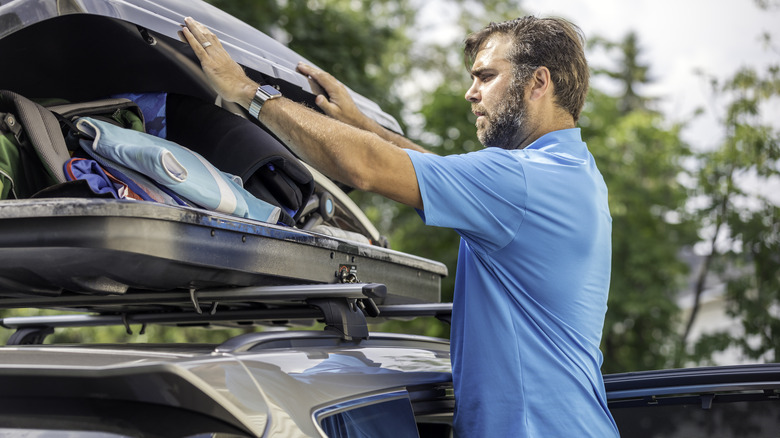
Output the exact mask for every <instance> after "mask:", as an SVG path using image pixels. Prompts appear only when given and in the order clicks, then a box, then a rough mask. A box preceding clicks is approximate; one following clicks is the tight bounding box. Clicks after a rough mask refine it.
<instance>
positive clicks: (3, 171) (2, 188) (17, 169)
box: [0, 132, 22, 199]
mask: <svg viewBox="0 0 780 438" xmlns="http://www.w3.org/2000/svg"><path fill="white" fill-rule="evenodd" d="M21 167H22V164H21V159H20V157H19V149H18V148H17V146H16V138H15V137H14V135H13V134H12V133H10V132H9V133H3V134H2V135H0V199H9V198H16V193H15V192H14V178H17V177H18V176H20V175H21Z"/></svg>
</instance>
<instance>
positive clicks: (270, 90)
mask: <svg viewBox="0 0 780 438" xmlns="http://www.w3.org/2000/svg"><path fill="white" fill-rule="evenodd" d="M277 97H282V92H281V91H279V90H277V89H276V88H274V87H272V86H270V85H261V86H259V87H257V91H256V92H255V97H253V98H252V102H251V103H250V104H249V114H251V115H252V117H254V118H257V116H258V115H259V114H260V109H261V108H262V107H263V104H264V103H265V102H266V101H269V100H271V99H276V98H277Z"/></svg>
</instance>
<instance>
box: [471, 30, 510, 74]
mask: <svg viewBox="0 0 780 438" xmlns="http://www.w3.org/2000/svg"><path fill="white" fill-rule="evenodd" d="M511 43H512V40H511V38H510V37H509V36H508V35H503V34H496V35H493V36H491V37H490V38H488V39H487V40H485V42H484V43H482V45H481V46H480V48H479V51H478V52H477V56H476V57H475V58H474V65H473V66H472V71H477V70H484V69H485V68H498V67H500V66H501V64H505V63H506V64H508V63H509V58H508V56H507V53H508V51H509V48H510V46H511Z"/></svg>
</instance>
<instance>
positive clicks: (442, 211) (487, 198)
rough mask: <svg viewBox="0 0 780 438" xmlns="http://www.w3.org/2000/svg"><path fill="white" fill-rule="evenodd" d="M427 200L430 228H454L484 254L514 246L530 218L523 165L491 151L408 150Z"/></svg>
mask: <svg viewBox="0 0 780 438" xmlns="http://www.w3.org/2000/svg"><path fill="white" fill-rule="evenodd" d="M407 153H408V154H409V157H410V159H411V160H412V164H413V165H414V170H415V173H416V175H417V183H418V185H419V187H420V194H421V196H422V200H423V211H421V212H420V215H421V217H422V219H423V221H424V222H425V223H426V224H427V225H433V226H439V227H446V228H453V229H455V230H456V231H457V232H458V233H459V234H460V235H461V236H462V237H463V238H465V239H467V240H468V241H469V243H470V244H471V245H472V246H473V245H476V246H477V248H475V249H481V250H482V251H483V252H487V253H490V252H493V251H496V250H498V249H501V248H503V247H504V246H505V245H506V244H507V243H508V242H510V241H511V240H512V239H513V238H514V236H515V234H516V233H517V230H518V229H519V227H520V225H521V224H522V222H523V219H524V217H525V203H526V199H527V196H526V183H525V175H524V172H523V167H522V164H521V163H520V161H519V160H517V159H516V158H515V157H514V156H512V155H511V154H510V153H508V152H507V151H504V150H503V149H498V148H488V149H483V150H480V151H477V152H470V153H467V154H460V155H448V156H443V157H442V156H438V155H434V154H423V153H419V152H416V151H411V150H409V151H407Z"/></svg>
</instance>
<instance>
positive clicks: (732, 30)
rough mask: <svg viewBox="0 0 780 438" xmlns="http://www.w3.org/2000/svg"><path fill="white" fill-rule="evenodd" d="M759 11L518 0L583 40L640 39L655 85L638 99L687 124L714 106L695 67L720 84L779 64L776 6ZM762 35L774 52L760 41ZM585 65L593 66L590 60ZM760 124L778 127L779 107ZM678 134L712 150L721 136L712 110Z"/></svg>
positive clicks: (650, 1)
mask: <svg viewBox="0 0 780 438" xmlns="http://www.w3.org/2000/svg"><path fill="white" fill-rule="evenodd" d="M771 1H772V2H774V5H775V6H774V8H772V9H769V10H761V9H759V8H758V7H756V6H755V3H754V2H753V0H587V1H583V0H525V1H524V2H523V3H522V4H523V6H524V7H525V9H526V10H527V11H528V12H529V13H532V14H534V15H537V16H560V17H563V18H567V19H569V20H570V21H573V22H574V23H575V24H577V25H578V26H580V28H581V29H582V30H583V32H584V33H585V36H586V38H587V37H592V36H595V35H600V36H603V37H606V38H607V39H609V40H614V41H618V40H620V39H622V38H623V37H625V35H626V34H627V33H628V32H629V31H634V32H636V33H637V35H638V37H639V44H640V47H641V48H642V49H643V51H644V55H643V56H642V57H641V58H640V60H641V61H642V62H644V63H646V64H649V65H650V75H651V77H653V78H654V79H655V80H656V82H655V83H654V84H653V85H652V86H650V87H647V88H646V89H644V90H643V92H644V94H646V95H650V96H655V97H659V98H661V101H660V109H661V110H662V111H663V112H664V114H666V116H667V118H668V119H669V120H674V121H677V120H687V119H689V118H690V117H691V115H692V112H693V111H694V109H695V108H697V107H709V108H710V109H712V108H715V109H716V111H718V110H722V108H721V107H722V105H721V107H718V105H717V104H716V105H713V104H712V99H711V94H710V93H709V85H708V84H707V83H706V82H705V81H703V80H702V79H701V77H700V76H697V75H696V74H695V70H696V69H700V70H702V71H704V72H706V73H707V74H710V75H714V76H715V77H717V78H720V79H726V78H728V77H729V76H731V75H733V73H734V72H736V71H737V69H738V68H739V67H741V66H755V67H761V66H766V65H769V64H772V63H773V64H775V65H777V64H780V2H778V1H777V0H771ZM763 32H769V33H770V34H771V35H772V36H773V39H774V42H775V47H776V49H775V51H774V52H770V51H767V50H766V49H765V47H764V44H763V43H761V42H760V40H759V37H760V35H761V34H762V33H763ZM589 61H590V62H591V64H594V63H596V62H600V60H598V59H590V60H589ZM766 117H767V120H774V121H776V122H775V126H776V127H777V128H778V129H780V102H775V104H774V105H772V106H770V107H769V108H767V115H766ZM683 137H684V138H685V139H686V140H688V141H689V142H692V143H695V145H692V146H698V147H712V146H714V145H715V144H716V143H717V141H718V140H719V139H720V138H722V133H721V132H720V130H719V129H718V126H717V124H716V123H715V119H714V117H713V114H712V111H710V112H708V113H706V114H705V115H704V116H703V117H701V118H700V119H697V120H696V121H695V122H693V123H691V126H690V128H689V129H688V130H686V131H685V132H684V133H683Z"/></svg>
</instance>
